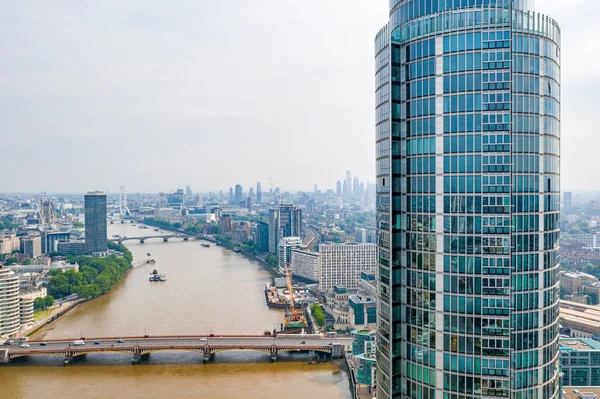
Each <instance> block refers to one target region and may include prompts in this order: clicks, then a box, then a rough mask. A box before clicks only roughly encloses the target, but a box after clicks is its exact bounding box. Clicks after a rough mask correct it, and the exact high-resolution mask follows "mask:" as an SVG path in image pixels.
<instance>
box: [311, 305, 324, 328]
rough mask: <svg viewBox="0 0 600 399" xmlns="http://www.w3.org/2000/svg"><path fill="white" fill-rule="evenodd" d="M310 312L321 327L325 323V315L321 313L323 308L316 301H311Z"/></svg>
mask: <svg viewBox="0 0 600 399" xmlns="http://www.w3.org/2000/svg"><path fill="white" fill-rule="evenodd" d="M310 313H311V314H312V315H313V317H314V319H315V322H316V323H317V324H318V325H319V326H321V327H323V326H324V325H325V316H324V315H323V309H321V306H320V305H319V304H317V303H313V304H312V305H311V307H310Z"/></svg>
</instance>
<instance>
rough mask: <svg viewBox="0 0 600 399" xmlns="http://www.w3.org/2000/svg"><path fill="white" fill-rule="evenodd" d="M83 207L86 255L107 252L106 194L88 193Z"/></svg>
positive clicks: (99, 192) (98, 192)
mask: <svg viewBox="0 0 600 399" xmlns="http://www.w3.org/2000/svg"><path fill="white" fill-rule="evenodd" d="M84 207H85V251H86V252H88V253H94V252H104V251H106V250H107V243H106V241H107V235H106V194H104V193H103V192H101V191H94V192H89V193H87V194H86V195H85V197H84Z"/></svg>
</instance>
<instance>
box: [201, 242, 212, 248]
mask: <svg viewBox="0 0 600 399" xmlns="http://www.w3.org/2000/svg"><path fill="white" fill-rule="evenodd" d="M200 246H201V247H204V248H210V244H206V243H202V244H200Z"/></svg>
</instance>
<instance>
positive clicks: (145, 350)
mask: <svg viewBox="0 0 600 399" xmlns="http://www.w3.org/2000/svg"><path fill="white" fill-rule="evenodd" d="M77 341H83V342H84V344H83V345H76V344H75V343H77ZM77 341H73V340H66V339H57V340H47V341H43V342H42V341H31V342H27V344H26V345H27V346H25V345H21V344H19V343H13V344H12V345H10V346H2V347H1V349H0V363H4V364H6V363H9V362H10V361H11V360H12V359H16V358H20V357H24V356H60V357H63V358H64V364H65V365H67V364H69V363H71V362H72V361H73V360H75V359H77V358H79V357H84V356H85V355H87V354H90V353H123V354H126V355H130V356H131V361H132V364H136V363H138V362H139V361H140V360H142V359H144V358H147V357H148V356H150V354H151V353H153V352H159V351H188V352H196V353H198V354H201V355H202V361H203V362H204V363H207V362H208V361H210V360H211V359H212V358H213V357H214V356H215V354H216V353H219V352H224V351H238V350H251V351H260V352H265V353H268V354H269V355H270V360H271V361H272V362H275V361H277V356H278V354H279V353H283V352H307V353H310V354H311V355H312V356H315V355H316V354H317V353H324V354H326V356H330V357H331V358H337V357H340V356H342V355H343V354H344V350H345V348H347V347H349V346H351V345H352V338H349V337H333V338H331V337H325V336H322V335H316V334H277V335H275V336H268V335H266V336H265V335H214V334H211V335H175V336H141V337H136V336H132V337H120V338H119V337H96V338H80V339H79V340H77ZM79 343H80V344H81V342H79Z"/></svg>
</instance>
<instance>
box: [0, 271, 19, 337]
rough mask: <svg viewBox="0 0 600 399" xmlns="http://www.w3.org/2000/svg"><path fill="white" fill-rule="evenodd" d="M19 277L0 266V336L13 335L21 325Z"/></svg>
mask: <svg viewBox="0 0 600 399" xmlns="http://www.w3.org/2000/svg"><path fill="white" fill-rule="evenodd" d="M20 306H21V305H20V300H19V278H18V277H17V275H16V274H15V272H13V271H12V270H10V269H8V268H6V267H2V266H0V336H3V337H9V336H13V335H15V334H16V333H17V332H18V331H19V327H20V326H21V307H20Z"/></svg>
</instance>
